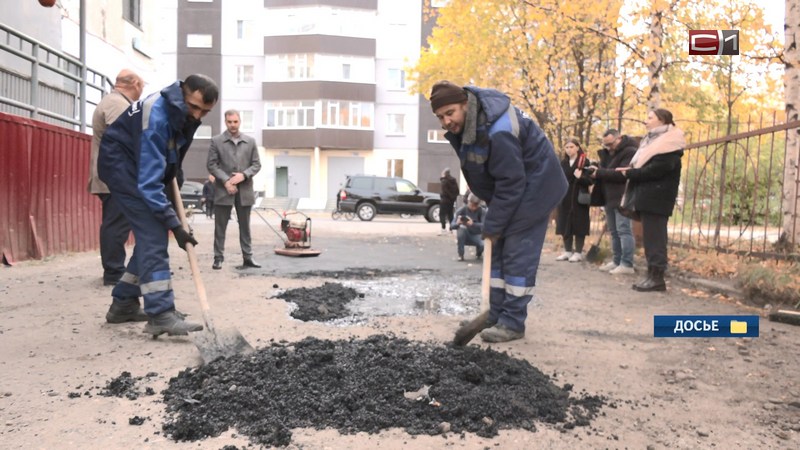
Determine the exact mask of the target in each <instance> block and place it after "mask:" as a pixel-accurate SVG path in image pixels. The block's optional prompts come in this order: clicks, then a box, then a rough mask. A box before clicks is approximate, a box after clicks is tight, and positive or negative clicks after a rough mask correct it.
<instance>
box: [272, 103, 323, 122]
mask: <svg viewBox="0 0 800 450" xmlns="http://www.w3.org/2000/svg"><path fill="white" fill-rule="evenodd" d="M265 112H266V116H267V124H266V126H267V128H307V127H313V126H314V102H313V101H310V100H304V101H283V102H267V103H266V106H265Z"/></svg>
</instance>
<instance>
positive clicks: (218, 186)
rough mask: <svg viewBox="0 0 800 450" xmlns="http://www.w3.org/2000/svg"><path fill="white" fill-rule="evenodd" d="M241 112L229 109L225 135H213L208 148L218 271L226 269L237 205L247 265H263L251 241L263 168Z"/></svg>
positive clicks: (240, 240) (215, 265)
mask: <svg viewBox="0 0 800 450" xmlns="http://www.w3.org/2000/svg"><path fill="white" fill-rule="evenodd" d="M240 125H241V122H240V118H239V112H238V111H236V110H234V109H229V110H228V111H225V127H226V128H227V130H226V131H224V132H223V133H222V134H219V135H217V136H214V137H213V138H211V147H210V148H209V150H208V162H207V167H208V172H209V173H210V174H211V175H213V176H214V178H215V179H216V182H215V185H214V187H215V192H216V193H215V195H214V210H215V211H214V214H215V215H216V217H215V218H214V264H213V265H212V266H211V268H212V269H214V270H219V269H221V268H222V262H223V261H224V260H225V233H226V230H227V228H228V221H229V220H230V218H231V209H232V208H234V207H235V208H236V218H237V220H238V222H239V246H240V247H241V248H242V257H243V258H244V263H243V265H244V267H254V268H259V267H261V265H260V264H258V263H257V262H256V261H255V260H254V259H253V248H252V246H251V243H250V242H251V241H250V209H251V208H252V206H253V205H254V204H255V202H256V196H255V192H254V190H253V176H255V174H257V173H258V171H259V170H261V159H260V158H259V156H258V147H256V141H255V139H253V138H252V137H250V136H247V135H244V134H241V133H240V132H239V126H240Z"/></svg>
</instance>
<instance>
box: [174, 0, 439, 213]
mask: <svg viewBox="0 0 800 450" xmlns="http://www.w3.org/2000/svg"><path fill="white" fill-rule="evenodd" d="M222 1H224V0H180V1H179V3H178V13H177V20H178V45H177V58H176V61H177V72H178V76H179V77H184V76H186V75H188V74H190V73H193V72H202V73H205V74H207V75H209V76H211V77H212V78H214V79H216V80H218V82H219V84H220V89H221V93H222V95H221V102H220V105H219V106H218V107H217V108H215V110H214V112H213V113H212V114H210V115H209V116H208V117H207V119H205V120H204V123H205V124H207V125H205V126H204V127H202V129H201V130H199V131H198V135H197V137H196V143H195V145H194V146H193V148H192V150H191V151H190V155H189V156H188V157H187V160H186V163H185V170H186V174H187V177H189V178H203V177H204V176H205V165H204V163H205V161H204V157H205V154H206V152H207V149H208V138H209V137H210V136H213V135H214V134H217V133H220V132H222V131H224V122H223V113H224V111H225V110H228V109H237V110H239V111H240V112H241V117H242V130H243V132H245V133H247V134H249V135H251V136H253V137H254V138H255V139H256V141H257V142H258V143H259V145H260V146H261V147H262V170H261V174H260V175H259V177H258V178H257V179H256V183H257V184H258V185H259V187H260V188H261V189H262V190H264V191H265V193H266V195H267V196H268V197H272V196H275V197H292V198H298V199H300V205H299V206H300V207H301V208H307V209H322V208H325V207H326V206H327V205H329V204H330V203H331V202H332V201H333V198H334V196H335V193H336V192H338V189H339V186H340V184H341V183H342V182H344V180H345V177H346V176H347V175H348V174H356V173H367V174H375V175H394V176H402V177H405V178H408V179H410V180H411V181H414V182H416V181H417V179H418V172H419V169H418V167H419V151H418V138H417V136H418V134H419V109H420V108H419V96H416V95H411V94H409V92H408V87H409V86H408V82H407V81H406V76H405V68H406V67H409V66H410V65H413V64H414V63H415V62H416V60H417V58H418V57H419V48H420V39H421V35H422V34H421V15H422V2H421V1H419V0H416V1H411V2H409V1H398V0H238V1H236V2H235V4H236V7H235V8H231V7H230V4H231V3H234V2H230V3H228V2H226V3H225V4H224V8H223V4H222ZM437 179H438V176H437Z"/></svg>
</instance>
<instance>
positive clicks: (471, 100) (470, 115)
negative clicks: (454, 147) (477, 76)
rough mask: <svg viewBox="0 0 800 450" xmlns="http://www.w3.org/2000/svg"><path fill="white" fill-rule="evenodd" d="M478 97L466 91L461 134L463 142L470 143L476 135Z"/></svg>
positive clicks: (472, 142)
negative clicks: (464, 116)
mask: <svg viewBox="0 0 800 450" xmlns="http://www.w3.org/2000/svg"><path fill="white" fill-rule="evenodd" d="M478 111H479V108H478V97H475V94H473V93H472V92H469V91H467V117H466V118H465V119H464V131H463V133H462V136H461V142H462V143H463V144H467V145H472V144H474V143H475V140H476V138H477V135H478Z"/></svg>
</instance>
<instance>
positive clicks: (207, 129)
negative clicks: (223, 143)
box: [194, 125, 211, 139]
mask: <svg viewBox="0 0 800 450" xmlns="http://www.w3.org/2000/svg"><path fill="white" fill-rule="evenodd" d="M194 138H195V139H211V125H200V126H199V127H197V131H195V132H194Z"/></svg>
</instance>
